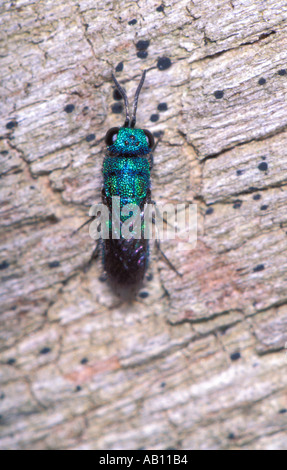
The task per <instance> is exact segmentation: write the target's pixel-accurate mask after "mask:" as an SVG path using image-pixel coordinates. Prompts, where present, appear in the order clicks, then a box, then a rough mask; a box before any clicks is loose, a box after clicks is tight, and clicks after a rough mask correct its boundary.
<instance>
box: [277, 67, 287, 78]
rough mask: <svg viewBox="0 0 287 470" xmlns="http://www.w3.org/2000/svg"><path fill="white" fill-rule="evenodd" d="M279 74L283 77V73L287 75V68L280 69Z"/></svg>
mask: <svg viewBox="0 0 287 470" xmlns="http://www.w3.org/2000/svg"><path fill="white" fill-rule="evenodd" d="M277 73H278V75H281V77H283V75H286V74H287V70H286V69H280V70H278V72H277Z"/></svg>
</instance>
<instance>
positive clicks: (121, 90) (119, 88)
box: [112, 73, 131, 127]
mask: <svg viewBox="0 0 287 470" xmlns="http://www.w3.org/2000/svg"><path fill="white" fill-rule="evenodd" d="M112 77H113V80H114V82H115V85H116V87H117V89H118V91H119V92H120V94H121V95H122V97H123V99H124V100H125V108H126V120H125V123H124V127H130V120H131V119H130V109H129V100H128V97H127V94H126V92H125V90H124V89H123V88H122V87H121V85H120V84H119V82H118V81H117V79H116V77H115V76H114V74H113V73H112Z"/></svg>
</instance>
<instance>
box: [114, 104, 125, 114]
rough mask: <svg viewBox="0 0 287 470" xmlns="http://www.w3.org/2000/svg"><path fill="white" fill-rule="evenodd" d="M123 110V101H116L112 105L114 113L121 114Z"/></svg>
mask: <svg viewBox="0 0 287 470" xmlns="http://www.w3.org/2000/svg"><path fill="white" fill-rule="evenodd" d="M122 110H123V106H122V104H121V103H114V104H113V105H112V113H114V114H121V112H122Z"/></svg>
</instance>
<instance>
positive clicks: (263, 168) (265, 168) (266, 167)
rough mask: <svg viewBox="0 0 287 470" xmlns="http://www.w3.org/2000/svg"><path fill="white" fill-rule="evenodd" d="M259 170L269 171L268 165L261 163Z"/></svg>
mask: <svg viewBox="0 0 287 470" xmlns="http://www.w3.org/2000/svg"><path fill="white" fill-rule="evenodd" d="M258 170H260V171H267V170H268V163H266V162H261V163H259V165H258Z"/></svg>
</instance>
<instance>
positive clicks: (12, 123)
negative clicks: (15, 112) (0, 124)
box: [6, 119, 18, 130]
mask: <svg viewBox="0 0 287 470" xmlns="http://www.w3.org/2000/svg"><path fill="white" fill-rule="evenodd" d="M17 126H18V123H17V121H16V120H15V119H14V120H13V121H9V122H7V124H6V129H9V130H11V129H14V127H17Z"/></svg>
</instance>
